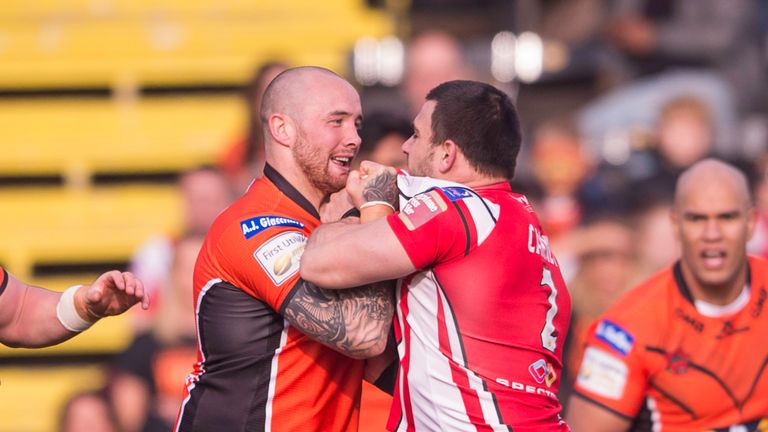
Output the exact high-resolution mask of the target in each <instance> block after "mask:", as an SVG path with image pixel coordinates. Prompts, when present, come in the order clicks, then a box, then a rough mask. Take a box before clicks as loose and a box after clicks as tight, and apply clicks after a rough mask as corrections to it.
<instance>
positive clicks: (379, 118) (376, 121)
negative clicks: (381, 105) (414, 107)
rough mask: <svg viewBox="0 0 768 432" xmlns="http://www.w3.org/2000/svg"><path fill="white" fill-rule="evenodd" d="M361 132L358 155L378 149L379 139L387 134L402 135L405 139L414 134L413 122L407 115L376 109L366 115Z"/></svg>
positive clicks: (367, 153)
mask: <svg viewBox="0 0 768 432" xmlns="http://www.w3.org/2000/svg"><path fill="white" fill-rule="evenodd" d="M359 132H360V139H361V140H362V143H361V144H360V150H359V151H358V155H369V154H371V153H373V152H374V150H376V145H377V144H378V143H379V141H381V139H382V138H384V137H386V136H387V135H390V134H397V135H400V136H402V137H403V141H405V140H406V139H408V137H410V136H411V135H413V124H412V123H411V121H410V120H409V119H408V118H407V117H405V116H403V115H400V114H398V113H394V112H389V111H375V112H373V113H371V114H366V115H365V118H364V120H363V126H362V127H361V128H360V131H359ZM358 157H360V156H358Z"/></svg>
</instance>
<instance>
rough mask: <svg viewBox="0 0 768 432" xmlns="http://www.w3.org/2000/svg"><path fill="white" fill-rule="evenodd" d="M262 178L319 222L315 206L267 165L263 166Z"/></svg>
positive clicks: (318, 214)
mask: <svg viewBox="0 0 768 432" xmlns="http://www.w3.org/2000/svg"><path fill="white" fill-rule="evenodd" d="M264 176H265V177H266V178H268V179H269V181H271V182H272V183H273V184H274V185H275V186H277V188H278V189H279V190H280V191H281V192H282V193H284V194H285V196H287V197H288V198H290V199H291V200H292V201H294V202H295V203H296V204H298V205H299V207H301V208H303V209H304V211H306V212H307V213H309V214H311V215H312V216H314V217H315V218H317V220H320V213H318V212H317V209H316V208H315V206H313V205H312V203H310V202H309V200H308V199H307V198H306V197H305V196H304V195H302V194H301V192H299V191H298V190H297V189H296V188H295V187H293V185H292V184H291V183H289V182H288V180H286V179H285V177H283V176H282V175H281V174H280V173H279V172H277V170H275V169H274V168H272V166H270V165H269V164H266V165H265V166H264Z"/></svg>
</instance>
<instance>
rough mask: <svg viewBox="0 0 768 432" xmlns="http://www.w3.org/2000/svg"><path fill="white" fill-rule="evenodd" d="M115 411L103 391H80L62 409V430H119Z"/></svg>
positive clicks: (75, 431)
mask: <svg viewBox="0 0 768 432" xmlns="http://www.w3.org/2000/svg"><path fill="white" fill-rule="evenodd" d="M119 430H120V429H118V427H117V422H116V419H115V413H114V412H113V411H112V409H111V407H110V405H109V403H108V402H107V399H106V398H105V396H104V395H103V394H102V393H101V392H86V393H79V394H76V395H74V396H72V398H70V399H69V401H67V403H66V404H65V405H64V408H63V409H62V413H61V420H60V424H59V431H60V432H83V431H88V432H118V431H119Z"/></svg>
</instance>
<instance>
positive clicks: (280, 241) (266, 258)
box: [253, 231, 307, 285]
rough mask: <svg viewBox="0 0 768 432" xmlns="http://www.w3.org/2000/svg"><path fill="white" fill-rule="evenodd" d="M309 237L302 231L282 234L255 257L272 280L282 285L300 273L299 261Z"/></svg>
mask: <svg viewBox="0 0 768 432" xmlns="http://www.w3.org/2000/svg"><path fill="white" fill-rule="evenodd" d="M306 242H307V237H306V236H305V235H304V233H302V232H301V231H287V232H283V233H280V234H278V235H276V236H274V237H272V238H271V239H269V240H268V241H266V242H264V243H263V244H262V245H261V247H259V248H258V249H256V250H255V251H254V252H253V257H254V258H256V261H257V262H258V263H259V265H261V268H262V269H264V272H265V273H266V274H267V276H269V278H270V279H272V282H274V284H275V285H280V284H282V283H283V282H285V281H286V280H287V279H288V278H290V277H291V276H293V275H294V274H296V273H297V272H298V271H299V261H300V259H301V254H302V253H304V246H305V243H306Z"/></svg>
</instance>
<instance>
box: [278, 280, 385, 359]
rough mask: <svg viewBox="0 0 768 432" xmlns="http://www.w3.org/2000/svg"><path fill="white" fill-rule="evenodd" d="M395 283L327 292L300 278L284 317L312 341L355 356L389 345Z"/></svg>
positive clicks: (285, 308)
mask: <svg viewBox="0 0 768 432" xmlns="http://www.w3.org/2000/svg"><path fill="white" fill-rule="evenodd" d="M393 287H394V281H385V282H377V283H374V284H370V285H366V286H362V287H358V288H351V289H346V290H327V289H323V288H320V287H318V286H316V285H314V284H312V283H311V282H307V281H305V280H303V279H299V281H298V282H297V283H296V286H295V287H294V291H293V293H292V294H291V296H290V298H288V299H286V305H285V306H283V315H284V316H285V318H286V319H287V320H288V321H289V322H290V323H291V325H293V326H294V327H296V328H297V329H298V330H299V331H301V332H302V333H304V334H306V335H307V336H309V337H311V338H312V339H314V340H316V341H318V342H320V343H323V344H325V345H328V346H330V347H331V348H333V349H335V350H337V351H340V352H342V353H344V354H347V355H350V356H352V357H367V356H369V355H371V350H373V349H376V347H380V344H381V343H382V342H384V343H386V337H387V331H388V330H389V326H390V325H391V323H392V314H393V311H394V299H393V296H394V294H393Z"/></svg>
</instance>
